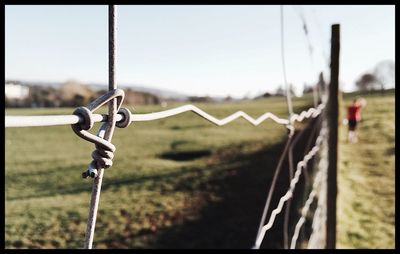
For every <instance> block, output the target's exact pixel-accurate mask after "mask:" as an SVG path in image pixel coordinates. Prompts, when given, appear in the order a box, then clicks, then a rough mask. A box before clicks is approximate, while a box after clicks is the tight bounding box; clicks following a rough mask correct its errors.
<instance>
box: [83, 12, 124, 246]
mask: <svg viewBox="0 0 400 254" xmlns="http://www.w3.org/2000/svg"><path fill="white" fill-rule="evenodd" d="M116 16H117V15H116V6H115V5H109V6H108V33H109V43H108V51H109V55H108V57H109V58H108V63H109V68H108V71H109V83H108V90H109V91H111V90H114V89H116V88H117V84H116V82H115V65H116V30H117V29H116V27H117V26H116ZM116 116H117V99H113V100H111V101H110V102H109V104H108V126H107V129H106V131H105V134H104V139H106V140H108V141H111V138H112V135H113V133H114V129H115V122H116ZM103 174H104V168H99V169H98V175H97V177H96V178H95V179H94V182H93V188H92V196H91V200H90V208H89V216H88V222H87V226H86V235H85V244H84V248H85V249H92V246H93V236H94V229H95V225H96V217H97V210H98V207H99V201H100V192H101V184H102V181H103Z"/></svg>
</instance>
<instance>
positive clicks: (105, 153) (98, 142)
mask: <svg viewBox="0 0 400 254" xmlns="http://www.w3.org/2000/svg"><path fill="white" fill-rule="evenodd" d="M124 96H125V93H124V91H123V90H121V89H115V90H112V91H109V92H108V93H106V94H104V95H102V96H101V97H99V98H97V99H96V100H94V101H93V102H91V103H90V104H89V105H88V107H78V108H77V109H75V111H74V112H73V114H74V115H78V116H80V117H81V119H82V120H83V121H80V122H79V123H76V124H73V125H71V127H72V129H73V130H74V132H75V133H76V134H77V135H78V136H80V137H81V138H83V139H85V140H87V141H89V142H92V143H94V144H95V147H96V149H95V150H94V151H93V152H92V158H93V161H92V162H91V163H90V164H89V167H88V169H87V170H86V171H85V172H83V173H82V177H83V178H86V177H88V176H90V177H92V178H95V177H97V175H98V173H97V172H98V169H100V168H104V169H106V168H109V167H111V166H112V164H113V161H112V159H113V158H114V152H115V150H116V147H115V146H114V145H113V144H112V143H111V142H110V141H108V140H106V139H104V135H105V132H106V129H107V128H110V127H111V126H109V124H108V122H105V123H103V124H102V125H101V127H100V129H99V131H98V133H97V136H96V135H93V134H91V133H89V132H88V131H87V130H89V129H91V128H92V127H93V124H94V119H93V111H95V110H96V109H98V108H100V107H101V106H102V105H104V104H105V103H107V102H109V101H110V100H112V99H114V98H117V105H118V106H117V111H118V114H121V115H122V120H121V121H118V122H116V123H115V125H116V126H117V127H119V128H125V127H127V126H129V124H130V123H131V113H130V111H129V110H128V109H126V108H120V107H121V105H122V101H123V99H124ZM109 139H110V140H111V137H109Z"/></svg>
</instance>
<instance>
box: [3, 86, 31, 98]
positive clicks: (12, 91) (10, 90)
mask: <svg viewBox="0 0 400 254" xmlns="http://www.w3.org/2000/svg"><path fill="white" fill-rule="evenodd" d="M5 95H6V98H7V99H10V100H23V99H26V98H27V97H28V96H29V87H27V86H23V85H20V84H15V83H6V85H5Z"/></svg>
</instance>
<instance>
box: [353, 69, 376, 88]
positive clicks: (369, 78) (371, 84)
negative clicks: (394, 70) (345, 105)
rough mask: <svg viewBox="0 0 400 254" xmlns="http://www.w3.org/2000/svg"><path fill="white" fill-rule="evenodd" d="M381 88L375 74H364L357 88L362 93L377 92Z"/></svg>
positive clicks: (358, 81)
mask: <svg viewBox="0 0 400 254" xmlns="http://www.w3.org/2000/svg"><path fill="white" fill-rule="evenodd" d="M379 86H380V82H379V80H378V78H377V77H376V76H375V75H374V74H373V73H364V74H363V75H361V77H360V78H359V79H358V80H357V81H356V87H357V88H358V90H360V91H369V90H375V89H376V88H377V87H379Z"/></svg>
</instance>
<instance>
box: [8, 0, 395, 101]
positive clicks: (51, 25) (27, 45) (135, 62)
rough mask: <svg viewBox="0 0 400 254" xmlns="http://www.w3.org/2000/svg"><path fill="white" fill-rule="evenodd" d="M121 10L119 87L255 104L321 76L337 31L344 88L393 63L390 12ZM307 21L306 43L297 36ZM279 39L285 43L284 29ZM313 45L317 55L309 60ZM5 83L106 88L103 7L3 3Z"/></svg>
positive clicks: (359, 8)
mask: <svg viewBox="0 0 400 254" xmlns="http://www.w3.org/2000/svg"><path fill="white" fill-rule="evenodd" d="M280 8H281V6H279V5H221V6H218V5H209V6H207V5H171V6H168V5H155V6H154V5H153V6H152V5H120V6H118V7H117V26H118V30H117V66H116V79H117V84H125V85H129V84H134V85H139V86H145V87H152V88H159V89H167V90H172V91H177V92H180V93H184V94H189V95H198V96H206V95H208V96H228V95H229V96H232V97H236V98H240V97H242V96H256V95H258V94H260V93H264V92H274V91H275V90H276V89H277V88H278V86H282V85H283V84H284V76H283V68H282V52H281V49H282V44H283V47H284V57H285V68H286V76H287V81H288V83H291V84H292V86H293V88H294V90H295V92H296V93H297V94H298V95H299V94H300V93H301V91H302V89H303V86H304V84H305V83H306V84H313V83H315V82H316V81H317V78H318V73H319V72H321V71H322V72H324V74H325V78H326V80H329V54H330V36H331V25H332V24H335V23H338V24H340V31H341V35H340V36H341V48H340V86H341V89H342V90H344V91H352V90H353V89H354V83H355V81H356V80H357V79H358V78H359V77H360V75H362V74H363V73H365V72H367V71H370V70H372V69H373V68H374V67H375V65H376V64H377V63H378V62H380V61H382V60H389V59H391V60H393V61H394V55H395V7H394V5H386V6H383V5H374V6H367V5H355V6H351V5H342V6H341V5H331V6H330V5H319V6H318V5H302V6H300V5H297V6H293V5H284V6H283V21H284V22H283V26H282V24H281V9H280ZM302 16H303V17H304V19H305V21H306V24H307V30H308V37H306V36H305V33H304V30H303V23H302V18H301V17H302ZM282 28H283V30H284V40H283V41H282V40H281V29H282ZM309 45H311V46H312V48H313V51H312V54H310V51H309ZM5 77H6V79H17V80H23V81H46V82H49V81H50V82H51V81H55V82H64V81H66V80H70V79H74V80H77V81H80V82H83V83H102V84H104V85H105V86H106V85H107V82H108V7H107V6H106V5H6V7H5Z"/></svg>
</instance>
